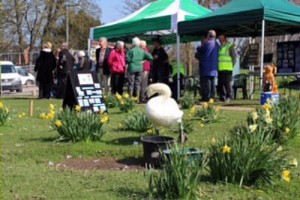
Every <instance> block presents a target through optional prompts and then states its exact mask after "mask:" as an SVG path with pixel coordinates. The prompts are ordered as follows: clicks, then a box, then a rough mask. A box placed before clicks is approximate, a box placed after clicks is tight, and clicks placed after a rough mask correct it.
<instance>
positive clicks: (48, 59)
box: [34, 42, 56, 99]
mask: <svg viewBox="0 0 300 200" xmlns="http://www.w3.org/2000/svg"><path fill="white" fill-rule="evenodd" d="M51 48H52V44H51V43H50V42H47V43H45V44H44V45H43V49H42V51H41V53H40V55H39V57H38V58H37V60H36V63H35V67H34V71H35V72H37V75H36V80H37V82H38V84H39V98H46V99H49V98H50V97H51V94H50V92H51V87H52V84H53V70H54V69H55V67H56V58H55V56H54V54H53V53H52V50H51Z"/></svg>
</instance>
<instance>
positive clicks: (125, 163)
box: [52, 157, 145, 171]
mask: <svg viewBox="0 0 300 200" xmlns="http://www.w3.org/2000/svg"><path fill="white" fill-rule="evenodd" d="M52 166H53V167H54V168H55V169H56V170H67V171H68V170H82V171H86V170H88V171H94V170H111V171H127V170H144V169H145V166H144V162H143V160H142V158H128V159H122V160H117V159H115V158H111V157H103V158H97V159H91V160H86V159H81V158H79V159H73V158H72V159H65V160H64V161H62V162H59V163H53V165H52Z"/></svg>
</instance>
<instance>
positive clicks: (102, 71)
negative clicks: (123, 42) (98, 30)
mask: <svg viewBox="0 0 300 200" xmlns="http://www.w3.org/2000/svg"><path fill="white" fill-rule="evenodd" d="M99 42H100V48H98V49H96V62H97V64H96V71H97V74H98V78H99V81H100V83H101V87H104V93H105V94H106V95H107V94H108V92H109V87H110V68H109V64H108V57H109V55H110V52H111V51H112V49H111V48H109V47H108V46H107V39H106V38H105V37H101V38H100V39H99Z"/></svg>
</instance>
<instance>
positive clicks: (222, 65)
mask: <svg viewBox="0 0 300 200" xmlns="http://www.w3.org/2000/svg"><path fill="white" fill-rule="evenodd" d="M231 47H232V44H230V43H229V42H227V43H226V44H225V46H221V48H220V51H219V65H218V69H219V71H225V70H228V71H232V70H233V62H232V58H231V56H230V54H229V49H230V48H231Z"/></svg>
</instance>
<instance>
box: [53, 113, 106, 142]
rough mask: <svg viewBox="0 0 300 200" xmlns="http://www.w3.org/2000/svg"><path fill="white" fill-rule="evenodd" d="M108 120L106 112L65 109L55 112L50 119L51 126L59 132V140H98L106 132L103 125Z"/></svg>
mask: <svg viewBox="0 0 300 200" xmlns="http://www.w3.org/2000/svg"><path fill="white" fill-rule="evenodd" d="M108 121H109V118H108V116H107V115H106V114H104V115H99V114H93V113H90V112H77V111H73V110H70V109H65V110H63V111H61V112H58V113H57V115H56V116H55V118H54V119H53V120H52V127H53V128H54V129H55V130H56V131H57V132H58V133H59V135H60V138H59V141H72V142H79V141H85V142H88V141H100V140H101V138H102V136H103V135H104V134H105V133H106V130H105V125H106V123H107V122H108Z"/></svg>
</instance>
